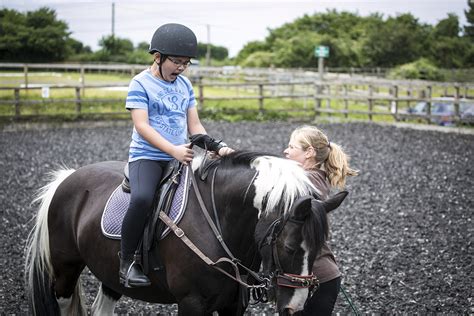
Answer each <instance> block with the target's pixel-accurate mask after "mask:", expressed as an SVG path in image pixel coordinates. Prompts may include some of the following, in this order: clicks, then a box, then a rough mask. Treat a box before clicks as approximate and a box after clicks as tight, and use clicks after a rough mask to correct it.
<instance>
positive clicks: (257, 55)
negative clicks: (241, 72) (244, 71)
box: [242, 51, 275, 68]
mask: <svg viewBox="0 0 474 316" xmlns="http://www.w3.org/2000/svg"><path fill="white" fill-rule="evenodd" d="M274 59H275V58H274V54H273V53H271V52H262V51H257V52H254V53H252V54H250V55H248V56H247V58H246V59H245V60H244V61H243V62H242V66H243V67H260V68H261V67H270V66H272V65H273V62H274Z"/></svg>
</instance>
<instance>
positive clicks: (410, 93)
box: [407, 83, 413, 108]
mask: <svg viewBox="0 0 474 316" xmlns="http://www.w3.org/2000/svg"><path fill="white" fill-rule="evenodd" d="M412 95H413V87H412V85H411V83H410V85H409V86H408V90H407V97H410V98H411V96H412ZM410 104H411V102H410V100H408V101H407V108H409V107H410Z"/></svg>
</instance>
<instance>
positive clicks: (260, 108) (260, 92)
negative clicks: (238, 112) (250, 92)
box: [258, 83, 264, 115]
mask: <svg viewBox="0 0 474 316" xmlns="http://www.w3.org/2000/svg"><path fill="white" fill-rule="evenodd" d="M258 112H259V113H260V115H263V112H264V109H263V84H261V83H259V84H258Z"/></svg>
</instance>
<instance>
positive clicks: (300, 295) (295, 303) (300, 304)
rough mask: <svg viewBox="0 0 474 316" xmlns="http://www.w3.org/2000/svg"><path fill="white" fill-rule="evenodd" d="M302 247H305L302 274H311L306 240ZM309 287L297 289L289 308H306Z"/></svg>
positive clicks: (299, 309)
mask: <svg viewBox="0 0 474 316" xmlns="http://www.w3.org/2000/svg"><path fill="white" fill-rule="evenodd" d="M301 248H302V249H304V251H305V253H304V256H303V263H302V267H301V275H310V271H309V270H308V256H309V249H308V247H307V245H306V242H305V241H303V242H302V243H301ZM308 292H309V289H308V288H302V289H295V292H294V294H293V296H292V297H291V299H290V301H289V303H288V305H287V308H290V309H291V310H293V311H294V312H297V311H301V310H303V308H304V303H305V302H306V299H307V298H308Z"/></svg>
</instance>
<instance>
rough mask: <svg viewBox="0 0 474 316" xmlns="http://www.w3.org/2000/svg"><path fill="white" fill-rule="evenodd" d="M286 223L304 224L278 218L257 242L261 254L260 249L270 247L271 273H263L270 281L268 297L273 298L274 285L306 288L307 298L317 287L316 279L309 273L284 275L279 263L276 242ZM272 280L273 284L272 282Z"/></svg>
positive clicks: (269, 267) (285, 218)
mask: <svg viewBox="0 0 474 316" xmlns="http://www.w3.org/2000/svg"><path fill="white" fill-rule="evenodd" d="M288 222H292V223H295V224H297V225H303V224H304V221H300V220H296V219H294V218H290V217H283V216H280V217H279V218H277V219H276V220H274V221H273V222H272V223H271V224H270V226H269V227H268V228H267V231H266V233H265V234H264V236H263V238H262V239H261V240H260V242H259V246H258V249H259V251H260V252H262V249H263V248H265V247H270V251H271V255H270V257H271V258H272V262H270V263H269V265H268V270H270V269H271V271H264V272H263V275H264V276H265V278H266V279H268V280H271V281H272V282H271V284H270V285H269V287H268V288H267V291H268V292H269V295H270V296H274V291H275V287H274V284H276V285H277V286H279V287H287V288H293V289H301V288H308V289H309V293H308V297H311V296H312V295H313V293H314V292H315V291H316V290H317V289H318V287H319V280H318V278H317V277H316V276H315V275H314V274H313V273H311V274H310V275H300V274H292V273H285V272H284V270H283V267H282V265H281V263H280V257H279V255H278V247H277V240H278V237H279V236H280V234H281V232H282V231H283V229H284V227H285V225H286V224H287V223H288ZM272 268H273V269H272ZM273 280H274V281H275V282H273Z"/></svg>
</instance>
